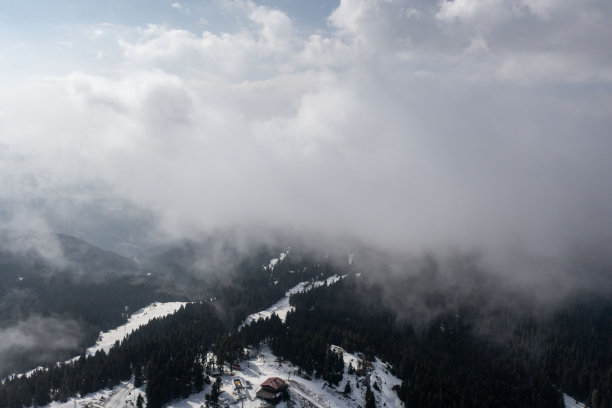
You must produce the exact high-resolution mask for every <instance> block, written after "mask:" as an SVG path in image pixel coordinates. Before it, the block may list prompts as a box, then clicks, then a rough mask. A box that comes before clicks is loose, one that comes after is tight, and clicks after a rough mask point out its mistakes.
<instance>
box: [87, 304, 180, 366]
mask: <svg viewBox="0 0 612 408" xmlns="http://www.w3.org/2000/svg"><path fill="white" fill-rule="evenodd" d="M186 304H187V303H186V302H165V303H161V302H158V303H152V304H150V305H149V306H147V307H144V308H142V309H140V310H139V311H137V312H136V313H134V314H133V315H132V316H130V318H129V319H128V321H127V322H126V323H125V324H123V325H121V326H119V327H117V328H116V329H113V330H111V331H108V332H105V333H100V337H98V341H97V342H96V344H95V345H93V346H91V347H89V348H88V349H87V352H86V354H87V355H88V356H89V355H93V354H96V351H98V350H103V351H105V352H107V353H108V351H109V350H110V349H111V348H112V347H113V344H115V342H116V341H122V340H123V338H124V337H125V336H127V335H128V334H130V333H132V332H133V331H134V330H137V329H138V328H139V327H140V326H144V325H145V324H147V323H149V322H150V321H151V320H153V319H155V318H160V317H165V316H168V315H171V314H173V313H176V312H177V311H178V310H179V309H180V308H181V306H184V305H186Z"/></svg>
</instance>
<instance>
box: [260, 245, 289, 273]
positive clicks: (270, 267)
mask: <svg viewBox="0 0 612 408" xmlns="http://www.w3.org/2000/svg"><path fill="white" fill-rule="evenodd" d="M290 251H291V247H289V248H287V251H285V252H281V253H280V255H279V256H278V258H274V259H270V262H269V263H268V265H264V267H263V269H264V271H267V270H270V271H273V270H274V268H275V267H276V265H278V264H279V263H280V262H283V261H284V260H285V258H286V257H287V255H289V252H290Z"/></svg>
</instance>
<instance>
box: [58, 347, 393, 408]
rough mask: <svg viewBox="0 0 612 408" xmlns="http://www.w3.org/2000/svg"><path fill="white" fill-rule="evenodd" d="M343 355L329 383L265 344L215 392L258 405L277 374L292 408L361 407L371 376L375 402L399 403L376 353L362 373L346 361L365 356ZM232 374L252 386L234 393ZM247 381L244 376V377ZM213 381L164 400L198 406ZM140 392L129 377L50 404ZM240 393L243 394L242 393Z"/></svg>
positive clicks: (112, 399)
mask: <svg viewBox="0 0 612 408" xmlns="http://www.w3.org/2000/svg"><path fill="white" fill-rule="evenodd" d="M343 357H344V361H345V363H346V367H345V374H344V378H343V379H342V381H341V382H340V384H339V386H338V387H329V386H328V385H326V384H325V382H324V381H323V380H321V379H311V378H307V377H305V376H301V375H300V374H299V373H298V367H296V366H293V365H292V364H290V363H287V362H280V361H278V359H277V358H276V356H274V355H273V354H272V353H271V352H270V351H269V350H267V349H264V350H262V351H261V353H259V354H258V355H257V356H254V357H253V358H251V359H249V360H247V361H243V362H242V363H241V369H240V370H239V371H238V370H236V371H234V373H233V374H232V373H230V372H229V371H228V372H227V373H226V375H223V376H222V377H221V379H222V388H221V389H222V393H221V395H220V397H219V402H220V403H221V406H240V407H241V408H259V407H260V406H262V403H263V401H262V400H260V399H259V398H257V397H256V396H255V394H256V393H257V391H258V390H259V385H260V384H261V383H263V382H264V381H265V380H266V379H267V378H269V377H279V378H281V379H283V380H285V381H287V383H288V385H289V395H290V398H291V403H290V404H293V408H332V407H334V408H336V407H337V408H358V407H362V406H363V405H364V402H365V386H364V385H363V384H364V382H365V381H366V380H365V379H366V376H367V377H369V381H370V384H372V386H373V385H374V383H376V384H377V385H378V388H379V389H380V391H377V390H376V389H375V388H372V391H373V392H374V396H375V398H376V405H377V406H378V407H388V408H395V407H397V408H399V407H402V406H403V404H402V402H401V401H400V400H399V398H398V397H397V394H396V393H395V391H393V390H392V387H393V386H394V385H396V384H400V382H401V381H400V380H399V379H398V378H396V377H394V376H393V375H392V374H391V373H390V372H389V369H388V367H387V366H386V365H385V364H384V363H383V362H382V361H380V360H379V359H376V360H375V361H374V362H372V363H369V364H368V363H366V365H367V366H368V369H367V370H366V374H365V375H362V376H357V374H348V370H347V367H348V364H349V363H351V364H352V365H353V366H354V367H357V366H359V364H360V363H359V362H360V361H363V360H362V359H361V358H360V357H359V356H358V355H355V354H350V353H346V352H343ZM234 378H240V379H241V380H242V383H243V384H245V385H246V384H248V383H250V384H251V385H252V387H251V388H248V387H247V388H244V389H243V390H242V391H241V392H240V393H238V392H237V391H236V390H235V388H234V384H233V379H234ZM247 381H248V382H247ZM347 381H349V382H350V383H351V389H352V391H351V393H350V394H348V395H344V394H343V393H342V391H343V390H344V387H345V384H346V382H347ZM210 389H211V386H210V385H207V386H206V387H205V388H204V391H202V392H201V393H199V394H194V395H191V396H190V397H189V398H187V399H184V400H180V401H175V402H171V403H170V404H168V405H167V407H168V408H200V407H201V406H203V405H204V404H205V403H206V394H207V393H210ZM139 393H142V394H144V387H143V388H141V389H135V388H134V386H133V384H132V383H130V382H124V383H122V384H120V385H119V386H117V387H115V388H113V389H112V390H103V391H99V392H95V393H92V394H89V395H86V396H84V397H82V398H74V399H71V400H69V401H68V402H66V403H56V402H54V403H51V404H50V405H49V406H48V407H49V408H73V407H74V406H75V403H76V406H77V407H85V406H87V404H89V406H101V407H114V408H123V407H130V408H133V407H134V406H135V405H136V403H135V402H136V398H138V394H139ZM241 396H242V397H244V398H242V399H241ZM288 406H289V404H288V403H286V402H281V403H279V404H278V405H277V407H278V408H286V407H288Z"/></svg>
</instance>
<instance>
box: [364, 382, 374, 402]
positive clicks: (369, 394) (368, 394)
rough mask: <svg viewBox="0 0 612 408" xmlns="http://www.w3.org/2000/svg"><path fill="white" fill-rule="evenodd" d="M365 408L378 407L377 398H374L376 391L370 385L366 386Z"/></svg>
mask: <svg viewBox="0 0 612 408" xmlns="http://www.w3.org/2000/svg"><path fill="white" fill-rule="evenodd" d="M365 408H376V399H375V398H374V393H373V392H372V389H370V386H369V385H368V387H367V388H366V393H365Z"/></svg>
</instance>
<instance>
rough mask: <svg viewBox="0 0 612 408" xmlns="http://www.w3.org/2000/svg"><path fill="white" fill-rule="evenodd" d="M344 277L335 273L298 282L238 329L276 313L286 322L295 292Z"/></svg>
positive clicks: (306, 290) (307, 289)
mask: <svg viewBox="0 0 612 408" xmlns="http://www.w3.org/2000/svg"><path fill="white" fill-rule="evenodd" d="M343 277H344V276H338V275H333V276H330V277H329V278H327V279H326V280H322V281H315V282H300V283H298V284H297V285H295V286H294V287H293V288H291V289H289V290H288V291H287V292H285V296H284V297H283V298H282V299H280V300H279V301H278V302H276V303H275V304H273V305H272V306H270V307H269V308H267V309H266V310H262V311H261V312H257V313H253V314H252V315H250V316H248V317H247V318H246V319H244V322H242V323H241V324H240V327H238V330H240V329H242V328H243V327H244V326H247V325H249V324H250V323H251V322H254V321H257V320H259V319H265V318H268V317H270V316H272V314H276V315H277V316H278V317H280V319H281V320H282V321H283V322H284V321H285V318H286V317H287V313H289V312H290V311H292V310H293V306H291V305H289V297H290V296H291V295H293V294H295V293H300V292H308V291H309V290H311V289H312V288H316V287H319V286H323V285H325V284H328V285H331V284H332V283H336V282H338V281H339V280H340V279H342V278H343Z"/></svg>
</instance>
